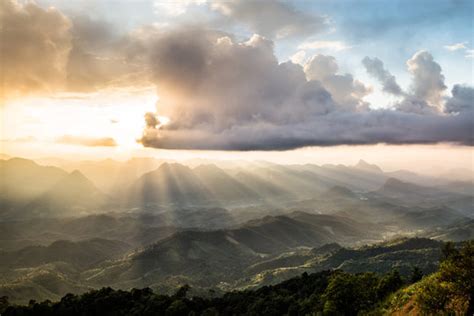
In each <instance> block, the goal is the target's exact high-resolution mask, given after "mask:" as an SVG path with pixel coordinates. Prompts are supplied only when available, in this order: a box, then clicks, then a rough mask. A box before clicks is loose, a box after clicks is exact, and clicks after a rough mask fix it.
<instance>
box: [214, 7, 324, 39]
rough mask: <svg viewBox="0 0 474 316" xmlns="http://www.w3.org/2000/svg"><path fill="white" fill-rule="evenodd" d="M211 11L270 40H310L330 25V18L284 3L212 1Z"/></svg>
mask: <svg viewBox="0 0 474 316" xmlns="http://www.w3.org/2000/svg"><path fill="white" fill-rule="evenodd" d="M211 8H212V9H213V10H215V11H217V12H219V13H221V14H222V15H224V16H226V17H227V18H228V19H230V20H233V21H235V22H239V23H243V24H245V25H246V26H248V27H249V28H250V30H251V31H253V32H255V33H258V34H261V35H263V36H266V37H270V38H285V37H297V36H306V35H309V34H314V33H317V32H320V31H321V30H324V29H326V27H327V24H328V19H327V17H325V16H320V15H311V14H309V13H306V12H302V11H298V10H296V9H295V8H293V7H292V6H291V5H290V4H288V3H286V2H283V1H258V0H257V1H239V0H229V1H211Z"/></svg>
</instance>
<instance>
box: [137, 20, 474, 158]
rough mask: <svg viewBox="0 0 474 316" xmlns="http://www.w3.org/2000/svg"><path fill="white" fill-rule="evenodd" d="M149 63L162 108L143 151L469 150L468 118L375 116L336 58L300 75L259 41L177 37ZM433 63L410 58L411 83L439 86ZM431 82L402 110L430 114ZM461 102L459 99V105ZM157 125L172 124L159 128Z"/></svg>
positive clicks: (190, 33) (151, 118) (316, 60)
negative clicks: (385, 146) (162, 120)
mask: <svg viewBox="0 0 474 316" xmlns="http://www.w3.org/2000/svg"><path fill="white" fill-rule="evenodd" d="M420 58H421V60H420ZM149 60H150V62H151V67H152V69H153V74H154V80H155V83H156V85H157V88H158V94H159V96H160V100H159V102H158V103H157V112H156V113H153V114H148V115H147V116H146V117H145V119H146V120H147V121H146V126H147V127H146V128H145V130H144V133H143V136H142V138H141V139H140V142H141V143H142V144H143V145H144V146H147V147H157V148H169V149H214V150H282V149H291V148H297V147H302V146H311V145H319V146H331V145H339V144H374V143H381V142H382V143H392V144H404V143H436V142H456V143H462V144H469V145H472V144H473V136H472V133H470V130H471V129H472V118H471V117H470V116H467V115H450V114H448V115H446V114H441V113H439V112H436V111H403V110H401V109H400V108H398V107H395V108H394V109H386V110H372V109H370V107H369V106H368V104H367V103H366V102H364V100H363V97H364V96H365V95H366V94H367V93H368V92H369V89H368V88H367V87H366V86H365V85H363V84H362V83H360V82H358V81H357V80H355V79H354V78H353V76H352V75H351V74H339V67H338V64H337V61H336V59H335V58H334V57H332V56H326V55H316V56H313V57H312V58H310V59H309V60H308V62H307V63H306V64H305V65H304V67H302V66H301V65H299V64H294V63H292V62H284V63H279V62H278V60H277V59H276V57H275V56H274V53H273V43H272V41H270V40H268V39H266V38H264V37H261V36H257V35H255V36H253V37H252V38H251V39H249V40H246V41H241V42H239V41H236V40H235V39H233V38H231V37H228V36H225V35H223V34H218V33H215V32H209V31H206V30H197V29H188V30H186V29H180V30H178V31H175V32H171V33H166V34H165V35H163V36H160V37H159V38H158V39H156V40H155V41H154V43H153V44H152V45H151V49H150V57H149ZM433 63H435V62H434V61H433V60H432V59H431V61H430V58H429V57H428V56H426V55H422V56H421V57H420V54H415V56H414V57H413V58H412V59H410V67H411V72H412V73H413V74H414V75H413V76H414V81H415V82H416V80H421V78H426V77H427V76H426V75H425V74H426V73H427V72H429V73H431V74H432V75H435V76H437V77H438V78H441V76H442V75H441V72H440V71H436V67H434V66H433ZM436 65H437V64H436ZM382 68H383V67H382ZM387 73H388V71H386V73H384V74H385V75H387ZM388 74H389V73H388ZM384 78H385V77H384ZM385 79H386V78H385ZM433 82H435V81H430V83H429V84H427V87H422V86H420V85H419V84H418V83H417V84H414V85H413V88H412V90H411V91H412V93H411V94H410V95H411V98H408V97H406V98H404V100H406V102H409V101H410V102H415V101H416V102H418V103H419V105H420V106H423V107H431V105H430V104H429V103H428V101H429V100H430V99H432V97H433V93H432V90H436V89H438V90H439V89H441V86H442V85H437V86H436V85H433ZM430 87H431V88H430ZM436 87H437V88H436ZM435 88H436V89H435ZM461 94H462V95H464V93H463V92H462V93H461V92H459V93H458V92H456V95H457V97H458V98H461ZM453 95H454V93H453ZM423 97H424V98H426V99H427V100H423V99H422V98H423ZM463 98H464V97H463ZM423 102H424V103H423ZM412 106H415V105H413V104H412ZM157 116H166V117H168V118H169V119H170V122H169V123H168V124H166V125H160V124H159V121H158V120H157V119H156V117H157Z"/></svg>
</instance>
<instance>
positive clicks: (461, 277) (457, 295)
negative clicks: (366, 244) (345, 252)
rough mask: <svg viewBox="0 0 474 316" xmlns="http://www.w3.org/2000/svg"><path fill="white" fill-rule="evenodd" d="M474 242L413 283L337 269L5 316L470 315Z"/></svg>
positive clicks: (84, 298) (446, 252)
mask: <svg viewBox="0 0 474 316" xmlns="http://www.w3.org/2000/svg"><path fill="white" fill-rule="evenodd" d="M473 266H474V241H468V242H465V243H463V244H462V246H461V247H459V248H456V247H454V245H453V244H451V243H448V244H446V245H445V247H444V249H443V254H442V258H441V264H440V267H439V269H438V271H437V272H435V273H434V274H431V275H429V276H423V275H422V274H421V273H420V271H419V270H417V269H416V268H414V270H413V273H412V275H411V276H410V277H409V278H402V277H401V276H400V274H399V273H398V272H397V271H396V270H393V271H391V272H390V273H387V274H384V275H378V274H374V273H358V274H350V273H346V272H343V271H339V270H333V271H322V272H319V273H314V274H306V273H304V274H303V275H301V276H300V277H296V278H293V279H290V280H287V281H285V282H282V283H280V284H277V285H274V286H265V287H262V288H259V289H257V290H248V291H235V292H230V293H227V294H225V295H224V296H222V297H212V293H209V296H208V297H206V298H204V297H189V295H187V293H188V290H189V287H188V286H183V287H181V288H180V289H179V290H178V291H177V292H176V294H174V295H171V296H168V295H159V294H155V293H153V291H152V290H151V289H149V288H145V289H141V290H138V289H133V290H131V291H122V290H113V289H111V288H103V289H101V290H94V291H90V292H88V293H85V294H82V295H79V296H78V295H73V294H68V295H66V296H64V297H63V298H62V299H61V300H60V301H59V302H56V303H52V302H50V301H44V302H42V303H36V302H34V301H32V302H30V304H29V305H28V306H8V300H7V299H6V298H5V297H4V298H2V304H3V305H2V307H1V309H0V311H1V312H2V315H8V316H11V315H70V316H74V315H101V316H107V315H310V314H318V315H425V314H428V315H451V314H452V315H472V312H473V308H474V302H473V298H472V295H473V291H474V269H473Z"/></svg>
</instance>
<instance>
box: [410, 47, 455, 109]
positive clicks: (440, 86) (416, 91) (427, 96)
mask: <svg viewBox="0 0 474 316" xmlns="http://www.w3.org/2000/svg"><path fill="white" fill-rule="evenodd" d="M407 66H408V71H409V72H410V73H411V74H412V76H413V81H412V86H411V92H412V93H413V95H414V96H415V97H416V98H417V99H419V100H424V101H426V102H427V103H428V104H430V105H431V106H433V107H437V108H440V107H441V100H442V99H443V92H444V91H445V90H446V88H447V87H446V85H445V84H444V76H443V74H442V73H441V66H440V65H439V64H438V63H436V62H435V61H434V60H433V56H432V55H431V54H430V53H428V52H427V51H419V52H417V53H416V54H415V55H413V57H412V58H410V59H409V60H408V61H407Z"/></svg>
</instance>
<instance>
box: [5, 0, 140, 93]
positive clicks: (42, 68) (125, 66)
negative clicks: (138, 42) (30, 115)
mask: <svg viewBox="0 0 474 316" xmlns="http://www.w3.org/2000/svg"><path fill="white" fill-rule="evenodd" d="M0 19H1V20H2V27H1V28H0V38H1V41H2V58H1V59H0V63H1V65H0V66H1V69H2V72H3V74H2V75H3V78H4V79H3V82H2V87H1V88H2V89H3V94H4V95H5V96H6V97H11V96H16V95H24V94H31V93H46V94H52V93H54V92H57V91H74V92H90V91H95V90H98V89H100V88H104V87H108V86H114V85H115V86H116V85H120V84H122V83H123V82H125V85H144V84H146V82H145V81H146V77H145V76H143V72H144V71H145V69H144V63H142V62H137V61H136V60H132V59H131V58H129V56H128V54H129V47H128V46H129V45H131V43H130V42H129V40H128V38H127V36H124V35H122V34H118V33H117V32H116V31H115V28H114V26H113V25H109V24H107V23H106V22H104V21H96V20H92V19H91V18H89V17H87V16H83V15H73V16H70V17H67V16H65V15H64V14H62V13H61V12H60V11H58V10H57V9H55V8H52V7H50V8H48V9H44V8H42V7H40V6H38V5H36V4H35V3H34V2H27V3H26V4H20V3H18V2H17V1H14V0H5V1H2V2H1V3H0ZM136 74H140V77H138V76H136ZM134 75H135V76H134ZM122 78H125V80H122Z"/></svg>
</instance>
